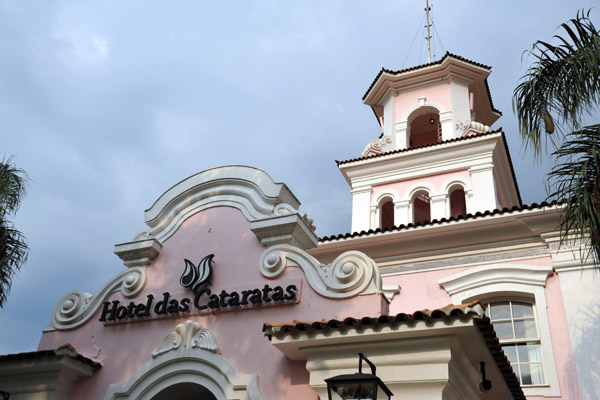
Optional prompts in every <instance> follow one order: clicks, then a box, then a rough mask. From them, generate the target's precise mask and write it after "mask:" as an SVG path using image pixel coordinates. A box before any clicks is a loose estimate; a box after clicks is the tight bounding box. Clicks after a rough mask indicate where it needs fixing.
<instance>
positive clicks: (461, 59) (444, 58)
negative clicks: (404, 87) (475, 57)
mask: <svg viewBox="0 0 600 400" xmlns="http://www.w3.org/2000/svg"><path fill="white" fill-rule="evenodd" d="M450 57H452V58H455V59H457V60H459V61H463V62H466V63H468V64H471V65H474V66H476V67H481V68H485V69H488V70H491V69H492V67H490V66H489V65H485V64H481V63H478V62H477V61H472V60H469V59H467V58H464V57H462V56H459V55H457V54H453V53H450V52H449V51H446V54H444V56H443V57H442V58H440V59H439V60H437V61H433V62H430V63H427V64H421V65H415V66H414V67H409V68H404V69H399V70H396V71H394V70H391V69H387V68H381V70H380V71H379V73H378V74H377V76H376V77H375V79H373V82H371V85H370V86H369V88H368V89H367V91H366V92H365V94H364V95H363V97H362V100H363V101H364V100H365V99H366V98H367V96H368V95H369V92H370V91H371V89H373V86H375V83H377V80H378V79H379V77H380V76H381V75H382V74H383V73H388V74H392V75H399V74H403V73H406V72H411V71H416V70H419V69H423V68H427V67H432V66H434V65H440V64H442V63H443V62H444V61H446V59H447V58H450ZM488 93H489V90H488ZM490 101H491V99H490ZM492 108H493V106H492ZM494 111H497V110H495V109H494Z"/></svg>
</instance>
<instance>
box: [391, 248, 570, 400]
mask: <svg viewBox="0 0 600 400" xmlns="http://www.w3.org/2000/svg"><path fill="white" fill-rule="evenodd" d="M513 263H514V262H512V261H506V262H498V263H495V264H513ZM518 263H519V264H523V265H531V266H548V265H551V264H552V259H551V258H550V257H540V258H535V259H529V260H523V261H519V262H518ZM487 265H489V264H487ZM479 266H482V265H473V266H469V267H461V268H451V269H441V270H434V271H424V272H415V273H407V274H401V275H390V276H384V277H383V283H384V285H400V287H401V291H400V294H399V295H396V296H395V297H394V299H393V301H392V303H391V304H390V315H395V314H398V313H402V312H404V313H412V312H414V311H415V310H422V309H426V308H427V309H436V308H439V307H443V306H445V305H447V304H451V303H452V298H451V296H450V295H449V294H448V293H447V292H446V291H445V290H444V289H443V288H442V287H441V286H440V285H439V284H438V280H439V279H440V278H446V277H449V276H452V275H454V274H457V273H460V272H463V271H466V270H469V269H472V268H476V267H479ZM544 292H545V297H546V303H547V315H548V324H549V328H550V336H551V339H552V344H551V345H552V350H553V353H554V361H555V365H556V370H557V374H558V381H559V386H560V391H561V397H560V398H562V399H573V400H575V399H580V398H581V394H580V391H579V382H578V379H577V371H576V367H575V362H574V358H573V348H572V347H571V340H570V336H569V330H568V325H567V318H566V315H565V311H564V310H565V307H564V304H563V299H562V292H561V289H560V281H559V279H558V275H557V274H556V273H553V274H552V275H550V276H549V277H548V280H547V281H546V287H545V289H544ZM548 345H549V344H548V343H542V346H548ZM544 398H545V397H542V396H529V397H527V399H528V400H542V399H544Z"/></svg>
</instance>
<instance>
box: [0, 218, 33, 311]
mask: <svg viewBox="0 0 600 400" xmlns="http://www.w3.org/2000/svg"><path fill="white" fill-rule="evenodd" d="M28 253H29V248H28V247H27V243H26V242H25V237H24V236H23V234H22V233H21V232H19V231H18V230H16V229H15V228H14V227H13V226H12V224H10V223H9V222H7V221H5V220H2V219H0V308H2V307H3V306H4V302H5V301H6V298H7V296H8V293H9V292H10V287H11V284H12V279H13V277H14V276H15V274H16V273H17V272H18V271H19V269H20V268H21V266H23V265H24V264H25V263H26V262H27V255H28Z"/></svg>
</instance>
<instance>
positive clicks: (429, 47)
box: [425, 0, 431, 63]
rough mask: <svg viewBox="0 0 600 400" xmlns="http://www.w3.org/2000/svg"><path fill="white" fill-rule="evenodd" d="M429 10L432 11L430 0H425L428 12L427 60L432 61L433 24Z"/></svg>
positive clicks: (426, 11)
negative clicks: (430, 20)
mask: <svg viewBox="0 0 600 400" xmlns="http://www.w3.org/2000/svg"><path fill="white" fill-rule="evenodd" d="M429 11H431V7H429V0H425V13H426V14H427V25H425V26H426V27H427V37H426V39H427V60H428V62H429V63H431V31H430V28H431V24H430V23H429Z"/></svg>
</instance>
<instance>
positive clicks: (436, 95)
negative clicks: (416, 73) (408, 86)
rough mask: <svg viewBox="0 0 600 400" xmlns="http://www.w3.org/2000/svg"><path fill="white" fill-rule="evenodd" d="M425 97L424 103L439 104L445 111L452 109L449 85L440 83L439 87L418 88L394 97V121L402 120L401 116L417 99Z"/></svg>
mask: <svg viewBox="0 0 600 400" xmlns="http://www.w3.org/2000/svg"><path fill="white" fill-rule="evenodd" d="M423 96H425V99H426V101H432V102H436V103H440V104H441V105H443V106H444V108H445V109H446V111H448V110H451V109H452V98H451V95H450V84H449V83H442V84H440V85H435V86H429V87H420V88H419V89H417V90H411V91H409V92H403V93H400V94H399V95H398V96H396V120H395V121H394V122H399V121H401V120H402V116H403V115H404V113H405V112H406V110H408V109H409V108H410V107H412V106H414V105H415V104H417V103H418V99H419V97H423Z"/></svg>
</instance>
